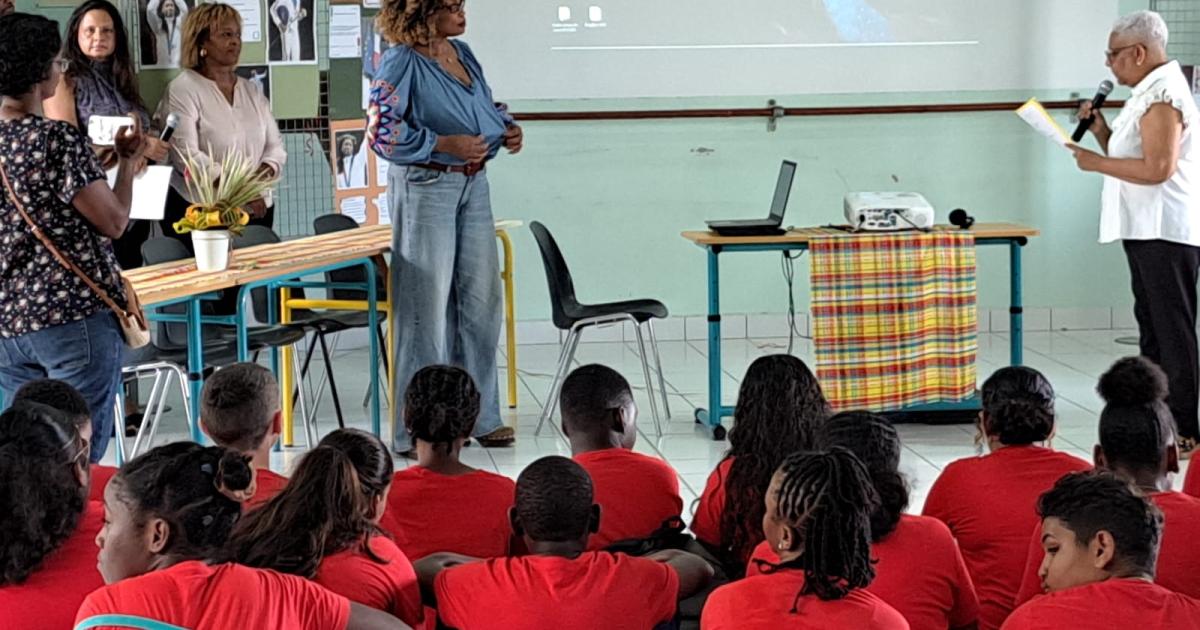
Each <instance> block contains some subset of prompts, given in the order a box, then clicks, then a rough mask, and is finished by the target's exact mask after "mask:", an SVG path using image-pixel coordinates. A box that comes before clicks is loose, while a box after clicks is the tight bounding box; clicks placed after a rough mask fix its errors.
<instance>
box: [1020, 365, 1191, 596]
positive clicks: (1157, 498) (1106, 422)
mask: <svg viewBox="0 0 1200 630" xmlns="http://www.w3.org/2000/svg"><path fill="white" fill-rule="evenodd" d="M1097 390H1098V391H1099V392H1100V396H1101V397H1102V398H1104V400H1105V403H1106V404H1105V406H1104V410H1103V411H1102V412H1100V443H1099V444H1097V445H1096V455H1095V457H1096V468H1101V469H1104V470H1109V471H1112V472H1113V473H1115V474H1116V475H1117V476H1118V477H1121V478H1122V479H1125V480H1127V481H1130V482H1132V483H1133V484H1134V485H1136V486H1137V487H1138V489H1139V490H1141V492H1143V493H1144V494H1145V495H1146V497H1147V498H1149V499H1150V501H1152V502H1153V503H1154V504H1155V505H1156V506H1157V507H1158V509H1159V510H1161V511H1162V513H1163V531H1162V545H1161V547H1160V550H1159V554H1158V566H1157V572H1156V577H1155V579H1154V581H1155V582H1156V583H1157V584H1160V585H1162V586H1164V587H1166V588H1168V589H1170V590H1172V591H1175V592H1177V593H1183V594H1184V595H1188V596H1190V597H1200V544H1198V543H1197V541H1198V540H1200V499H1197V498H1195V497H1191V496H1188V495H1186V494H1183V493H1181V492H1174V491H1172V490H1171V475H1172V474H1173V473H1176V472H1179V447H1178V446H1177V443H1176V439H1175V419H1174V416H1172V415H1171V410H1170V408H1168V407H1167V404H1166V397H1167V375H1166V374H1164V373H1163V371H1162V369H1160V368H1159V367H1158V366H1157V365H1155V364H1153V363H1151V362H1150V360H1149V359H1146V358H1144V357H1128V358H1125V359H1121V360H1119V361H1117V362H1116V363H1115V364H1113V366H1112V368H1110V369H1109V370H1108V372H1106V373H1104V375H1103V376H1101V377H1100V386H1099V387H1098V388H1097ZM1044 555H1045V554H1044V553H1043V552H1042V531H1041V528H1040V527H1039V528H1037V529H1036V531H1035V536H1034V539H1033V540H1032V541H1031V542H1030V545H1029V553H1028V555H1027V557H1026V562H1025V577H1024V579H1023V580H1022V582H1021V590H1020V591H1019V592H1018V594H1017V599H1016V605H1018V606H1020V605H1021V604H1023V603H1025V602H1027V601H1029V600H1030V599H1032V598H1033V597H1034V596H1035V595H1038V594H1039V593H1041V592H1042V581H1041V579H1040V578H1039V577H1038V569H1039V568H1040V567H1041V565H1042V557H1043V556H1044Z"/></svg>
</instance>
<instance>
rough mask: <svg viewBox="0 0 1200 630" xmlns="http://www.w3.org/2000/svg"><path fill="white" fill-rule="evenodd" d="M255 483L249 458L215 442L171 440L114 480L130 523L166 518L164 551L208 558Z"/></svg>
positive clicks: (221, 542)
mask: <svg viewBox="0 0 1200 630" xmlns="http://www.w3.org/2000/svg"><path fill="white" fill-rule="evenodd" d="M253 484H254V469H253V468H251V467H250V458H249V457H246V456H245V455H242V454H241V453H238V452H235V451H231V450H228V449H225V448H222V447H219V446H209V447H204V446H200V445H199V444H196V443H194V442H175V443H173V444H167V445H164V446H160V447H158V448H156V449H153V450H150V451H148V452H147V453H145V454H143V455H139V456H138V457H136V458H134V459H133V460H132V461H130V462H129V463H127V464H125V466H124V467H122V468H121V471H120V472H118V473H117V475H116V476H115V477H113V480H112V481H111V482H109V486H110V487H114V488H115V490H114V492H115V493H116V497H117V499H118V500H120V501H121V502H123V503H124V504H125V505H127V506H129V509H130V512H131V513H132V514H133V515H134V518H135V521H136V522H137V523H139V524H141V525H144V524H145V523H146V522H147V521H148V520H149V519H151V518H160V519H162V520H164V521H166V523H167V526H168V528H169V534H168V538H167V544H166V546H165V547H164V548H163V550H162V552H161V553H162V554H163V555H168V554H169V555H174V556H178V557H180V558H184V559H191V560H209V559H212V558H214V557H216V555H217V554H218V553H219V552H220V550H221V548H222V547H224V545H225V542H226V541H227V540H228V538H229V532H230V531H231V530H233V526H234V524H236V523H237V521H238V519H239V518H241V516H242V500H243V497H244V496H245V495H246V494H247V493H248V492H249V491H250V489H251V488H252V486H253Z"/></svg>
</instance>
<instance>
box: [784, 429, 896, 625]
mask: <svg viewBox="0 0 1200 630" xmlns="http://www.w3.org/2000/svg"><path fill="white" fill-rule="evenodd" d="M776 475H778V477H779V490H778V492H779V494H778V496H777V500H778V510H779V512H778V514H775V515H774V516H775V517H777V518H778V519H779V520H780V521H782V522H783V523H786V524H787V525H788V526H789V527H792V528H794V529H795V530H796V531H797V532H798V533H799V535H800V537H801V538H802V539H803V543H804V550H803V551H802V552H801V554H800V556H799V557H798V558H796V559H794V560H791V561H788V562H785V563H783V564H781V565H779V566H778V567H776V570H779V569H799V570H802V571H804V587H803V588H802V589H800V593H799V594H797V596H796V601H794V602H793V603H792V610H791V612H792V613H793V614H795V613H797V612H798V611H797V606H798V604H799V600H800V597H802V596H804V595H816V596H817V597H818V598H820V599H821V600H823V601H829V600H837V599H841V598H843V597H845V596H846V595H848V594H849V593H850V591H852V590H854V589H856V588H863V587H866V586H867V585H869V584H870V583H871V581H872V580H874V579H875V567H874V566H872V562H871V512H872V511H874V510H875V509H876V508H877V507H878V505H879V497H878V495H877V494H876V493H875V488H874V487H873V486H872V485H871V477H870V475H869V474H868V473H867V469H866V467H865V466H863V464H862V462H860V461H858V458H857V457H855V456H854V454H853V453H851V452H850V451H848V450H846V449H844V448H832V449H829V450H828V451H819V452H808V453H796V454H794V455H791V456H789V457H788V458H787V459H785V460H784V461H783V464H781V465H780V466H779V471H778V472H776Z"/></svg>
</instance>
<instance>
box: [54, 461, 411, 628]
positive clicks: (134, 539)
mask: <svg viewBox="0 0 1200 630" xmlns="http://www.w3.org/2000/svg"><path fill="white" fill-rule="evenodd" d="M253 484H254V469H253V468H252V467H251V466H250V461H249V458H248V457H246V456H244V455H240V454H238V453H236V452H234V451H230V450H227V449H224V448H221V447H208V448H205V447H203V446H200V445H198V444H194V443H190V442H177V443H175V444H167V445H166V446H160V447H158V448H156V449H153V450H151V451H150V452H148V453H146V454H144V455H141V456H140V457H137V458H135V459H134V460H132V461H130V462H129V463H127V464H125V466H124V467H123V468H122V469H121V472H119V473H117V476H116V477H113V480H112V483H110V484H108V488H107V489H106V490H105V492H104V527H103V528H102V529H101V531H100V535H99V536H97V537H96V545H97V546H98V547H99V548H100V562H99V564H100V573H101V575H103V576H104V581H105V583H107V584H108V586H105V587H103V588H101V589H99V590H97V591H95V592H93V593H92V594H91V595H88V596H87V599H85V600H84V602H83V605H82V606H80V608H79V612H78V613H77V614H76V617H75V620H76V621H75V623H76V625H79V624H80V623H84V622H85V621H87V620H89V619H93V618H102V617H105V616H110V615H129V616H133V617H141V618H143V619H147V620H152V621H158V622H160V623H166V624H171V625H175V626H181V627H184V628H190V629H192V630H218V629H221V630H226V629H228V628H254V630H292V629H294V628H307V629H311V630H323V629H328V630H342V629H364V630H376V629H378V630H382V629H384V628H390V629H395V628H408V626H407V625H406V624H404V623H403V622H401V621H399V620H397V619H395V618H394V617H392V616H391V615H388V614H386V613H383V612H380V611H377V610H374V609H371V608H368V607H366V606H362V605H361V604H355V603H351V602H350V601H349V600H348V599H346V598H345V597H343V596H341V595H336V594H334V593H332V592H330V591H328V590H326V589H325V588H324V587H322V586H320V585H318V584H315V583H313V582H311V581H309V580H306V579H304V578H301V577H298V576H294V575H284V574H282V573H276V572H275V571H266V570H262V569H252V568H249V567H244V566H241V565H237V564H211V563H210V561H209V559H210V558H213V557H216V556H217V555H218V554H219V551H220V548H221V547H222V546H223V545H225V543H226V541H227V539H228V537H229V533H230V530H231V529H232V528H233V526H234V525H235V524H236V523H237V521H238V519H239V517H240V516H241V513H242V505H241V502H242V501H244V500H245V499H246V498H248V497H249V496H250V495H251V494H252V486H253ZM95 621H99V619H95ZM98 627H100V628H106V629H109V628H111V629H114V630H115V629H116V628H126V627H129V626H128V625H127V624H120V623H111V624H101V625H99V626H98Z"/></svg>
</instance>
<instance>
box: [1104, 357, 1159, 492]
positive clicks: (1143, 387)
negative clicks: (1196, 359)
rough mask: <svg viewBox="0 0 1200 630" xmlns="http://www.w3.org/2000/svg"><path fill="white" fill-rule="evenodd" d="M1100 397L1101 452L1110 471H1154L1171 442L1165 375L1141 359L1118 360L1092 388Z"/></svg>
mask: <svg viewBox="0 0 1200 630" xmlns="http://www.w3.org/2000/svg"><path fill="white" fill-rule="evenodd" d="M1096 391H1097V392H1098V393H1099V394H1100V397H1101V398H1103V399H1104V402H1105V405H1104V410H1103V411H1101V412H1100V448H1102V449H1103V450H1104V458H1105V460H1106V461H1107V462H1108V465H1109V466H1110V467H1116V466H1121V467H1125V468H1128V469H1130V470H1135V471H1144V470H1157V469H1158V468H1159V467H1160V466H1161V465H1162V461H1163V458H1165V457H1166V454H1167V448H1168V447H1169V446H1170V445H1171V444H1172V443H1173V442H1174V441H1175V419H1174V416H1173V415H1172V414H1171V410H1170V409H1169V408H1168V407H1167V404H1166V398H1167V375H1166V374H1164V373H1163V371H1162V368H1160V367H1158V366H1157V365H1155V364H1154V363H1153V362H1151V361H1150V360H1149V359H1147V358H1145V357H1126V358H1124V359H1120V360H1118V361H1117V362H1116V363H1114V364H1113V365H1112V367H1111V368H1109V370H1108V371H1107V372H1105V373H1104V374H1103V375H1102V376H1101V377H1100V383H1099V385H1098V386H1097V387H1096Z"/></svg>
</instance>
